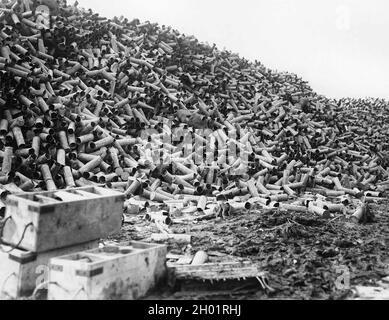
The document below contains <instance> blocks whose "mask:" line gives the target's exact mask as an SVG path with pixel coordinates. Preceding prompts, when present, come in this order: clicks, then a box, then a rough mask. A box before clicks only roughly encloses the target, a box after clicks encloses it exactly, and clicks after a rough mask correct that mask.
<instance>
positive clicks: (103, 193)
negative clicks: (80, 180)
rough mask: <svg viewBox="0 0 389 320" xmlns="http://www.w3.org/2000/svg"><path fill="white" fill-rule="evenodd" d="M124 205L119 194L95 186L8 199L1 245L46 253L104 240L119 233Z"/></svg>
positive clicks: (14, 196)
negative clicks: (2, 243)
mask: <svg viewBox="0 0 389 320" xmlns="http://www.w3.org/2000/svg"><path fill="white" fill-rule="evenodd" d="M123 201H124V195H123V194H122V193H119V192H116V191H112V190H110V189H105V188H99V187H94V186H92V187H83V188H75V189H68V190H61V191H54V192H37V193H26V194H20V195H11V196H8V199H7V210H6V220H5V221H6V223H5V225H4V231H3V237H2V241H3V242H4V243H6V244H8V245H14V246H16V245H18V248H21V249H24V250H27V251H31V252H46V251H50V250H53V249H59V248H65V247H69V246H72V245H75V244H79V243H85V242H88V241H92V240H96V239H101V238H106V237H107V236H110V235H113V234H115V233H118V232H119V231H120V228H121V223H122V215H123ZM23 233H25V234H24V237H23ZM22 239H23V240H22Z"/></svg>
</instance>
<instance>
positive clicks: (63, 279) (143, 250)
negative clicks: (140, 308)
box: [48, 242, 167, 300]
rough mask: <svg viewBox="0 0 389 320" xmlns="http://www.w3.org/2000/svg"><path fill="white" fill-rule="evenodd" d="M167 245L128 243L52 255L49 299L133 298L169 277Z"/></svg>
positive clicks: (143, 294)
mask: <svg viewBox="0 0 389 320" xmlns="http://www.w3.org/2000/svg"><path fill="white" fill-rule="evenodd" d="M166 254H167V248H166V246H165V245H158V244H147V243H142V242H129V243H126V244H121V245H118V246H106V247H104V248H102V249H96V250H90V251H85V252H80V253H76V254H71V255H68V256H64V257H58V258H53V259H52V260H51V262H50V271H49V293H48V294H49V296H48V298H49V300H112V299H113V300H134V299H139V298H142V297H144V296H145V295H146V294H147V293H148V292H149V291H150V290H151V289H153V288H154V287H155V286H157V285H158V284H159V283H161V282H162V281H163V280H164V279H165V277H166Z"/></svg>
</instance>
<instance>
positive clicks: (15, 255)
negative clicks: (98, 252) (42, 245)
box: [0, 240, 99, 299]
mask: <svg viewBox="0 0 389 320" xmlns="http://www.w3.org/2000/svg"><path fill="white" fill-rule="evenodd" d="M98 246H99V241H97V240H95V241H91V242H87V243H83V244H79V245H75V246H71V247H67V248H62V249H58V250H52V251H49V252H44V253H33V252H29V251H23V250H19V249H15V250H12V252H10V253H7V252H9V251H10V250H11V249H12V248H11V247H8V246H4V245H3V246H0V299H17V298H20V297H27V296H30V295H31V294H32V293H33V291H34V290H35V288H36V286H37V285H40V284H42V283H45V282H47V281H48V277H49V262H50V259H51V258H54V257H58V256H63V255H65V254H71V253H74V252H79V251H82V250H90V249H95V248H98Z"/></svg>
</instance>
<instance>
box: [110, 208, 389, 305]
mask: <svg viewBox="0 0 389 320" xmlns="http://www.w3.org/2000/svg"><path fill="white" fill-rule="evenodd" d="M370 208H371V211H372V212H373V213H374V221H373V222H371V223H368V224H356V223H355V222H352V221H350V219H348V218H347V217H346V216H345V215H342V214H338V215H336V216H335V218H331V219H322V218H320V217H317V216H314V215H312V214H308V213H304V214H302V213H292V212H290V213H283V212H274V213H268V214H265V213H261V212H258V211H255V212H243V213H241V214H239V215H237V216H233V217H229V218H227V219H214V220H209V221H203V222H199V223H188V224H179V225H173V226H172V227H171V230H172V231H174V232H175V233H188V234H191V235H192V236H193V238H192V243H191V245H189V246H188V245H187V244H179V243H177V242H175V241H170V240H169V243H168V249H169V252H171V253H174V254H185V253H191V254H194V253H195V252H196V251H198V250H205V251H207V252H208V254H209V256H210V260H211V262H217V261H233V260H239V259H242V260H249V261H252V262H253V263H256V264H257V265H258V266H259V267H260V269H261V270H263V271H266V272H267V279H268V284H269V285H270V286H271V287H272V288H273V289H274V292H269V291H267V292H266V291H265V290H263V289H262V288H261V286H260V285H259V283H255V284H253V283H248V282H247V283H246V282H245V281H243V282H238V283H236V284H233V285H232V284H231V285H228V286H225V287H224V288H220V287H219V286H217V285H215V286H212V285H209V284H204V285H203V286H202V285H201V284H200V285H198V286H192V287H190V290H188V289H185V288H175V289H172V288H169V287H168V286H166V287H164V288H163V289H161V290H159V291H158V292H157V293H154V294H153V295H151V296H149V297H148V298H149V299H353V298H354V297H355V294H354V291H353V288H354V287H355V286H357V285H362V286H382V285H383V283H385V282H382V280H383V279H384V278H385V277H387V276H388V275H389V256H388V247H389V210H388V209H389V201H384V202H381V203H379V204H378V203H377V204H371V205H370ZM153 232H156V233H158V232H159V230H158V228H157V227H156V226H155V225H154V224H153V223H150V222H148V221H145V220H142V219H141V217H127V218H126V223H125V224H124V226H123V230H122V233H121V234H120V235H119V236H118V237H115V240H119V241H123V240H130V239H132V240H145V239H147V238H148V237H149V236H150V234H151V233H153ZM346 270H347V271H348V273H347V271H346ZM348 277H349V280H350V287H347V286H346V287H342V285H344V284H347V278H348ZM342 279H344V280H342ZM386 279H388V278H386ZM345 281H346V283H345ZM384 281H385V279H384ZM339 284H340V285H341V286H339ZM186 288H187V287H186Z"/></svg>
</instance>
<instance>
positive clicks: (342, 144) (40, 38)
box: [0, 0, 389, 219]
mask: <svg viewBox="0 0 389 320" xmlns="http://www.w3.org/2000/svg"><path fill="white" fill-rule="evenodd" d="M0 45H1V50H0V108H1V121H0V163H1V164H2V165H1V173H0V191H1V195H2V196H5V195H6V194H7V193H16V192H21V191H33V190H39V189H42V190H49V191H52V190H57V189H62V188H69V187H76V186H78V187H82V186H86V185H90V184H104V185H106V186H108V187H110V188H115V189H118V190H122V191H123V192H125V194H126V195H127V196H128V198H131V199H133V198H134V197H137V199H139V201H138V202H139V203H140V204H145V203H146V202H145V201H151V202H156V203H162V202H172V201H173V202H174V201H183V202H185V203H190V202H194V203H195V206H196V208H197V210H198V212H204V213H207V212H208V211H207V210H210V207H209V204H211V207H212V204H214V203H221V206H220V207H222V208H225V207H226V206H227V209H226V210H227V211H234V210H240V209H250V208H253V207H254V206H259V207H261V208H284V209H287V210H308V211H310V212H312V213H315V214H318V215H326V214H328V213H331V212H341V211H342V210H343V206H344V205H345V204H346V203H347V202H348V200H347V198H348V197H353V198H355V199H360V200H361V202H369V201H370V200H372V199H373V198H377V197H381V194H382V192H383V191H385V190H386V189H388V188H389V172H388V164H389V163H388V160H387V151H388V149H389V143H388V138H387V137H388V133H389V122H388V117H389V115H388V104H387V102H386V101H383V100H378V99H364V100H355V99H342V100H339V101H335V100H330V99H327V98H325V97H323V96H320V95H317V94H316V93H314V92H313V91H312V89H311V88H310V87H309V85H308V84H307V82H304V81H303V80H301V79H300V78H298V77H297V76H295V75H293V74H289V73H278V72H273V71H271V70H269V69H266V68H265V67H264V66H263V65H262V64H261V63H260V62H258V61H255V63H251V62H249V61H247V60H245V59H242V58H240V57H239V56H238V55H236V54H233V53H231V52H229V51H219V50H218V49H217V47H216V46H215V45H213V46H210V45H208V44H203V43H199V42H198V40H197V39H196V38H194V37H191V36H186V35H184V34H181V33H179V32H178V31H176V30H173V29H172V28H170V27H166V26H162V27H159V26H158V25H157V24H153V23H150V22H144V23H140V21H139V20H133V21H130V20H127V19H124V18H120V19H119V18H114V19H112V20H109V19H106V18H103V17H100V16H99V15H98V14H94V13H93V12H92V11H91V10H85V9H81V8H79V7H78V6H77V4H76V5H74V6H68V5H66V4H65V3H64V2H60V3H59V8H55V7H54V8H53V7H45V6H44V5H43V6H42V5H41V6H39V7H36V6H34V5H33V4H31V2H30V1H28V0H19V1H9V2H5V4H4V3H2V4H0ZM2 199H4V198H2ZM345 199H346V200H345ZM3 206H4V205H3V203H2V202H1V201H0V209H1V210H3V209H2V208H3ZM211 209H212V208H211ZM212 210H213V209H212ZM212 210H211V211H212ZM223 210H224V209H223ZM208 213H209V214H212V212H211V213H210V212H208ZM156 219H159V218H158V217H157V218H156Z"/></svg>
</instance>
